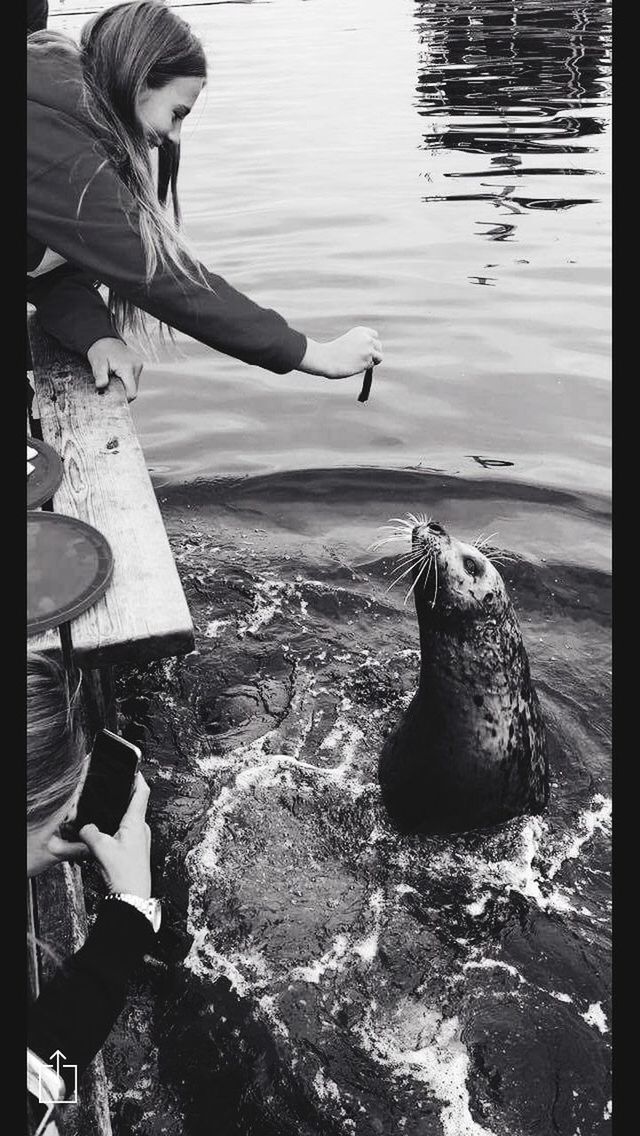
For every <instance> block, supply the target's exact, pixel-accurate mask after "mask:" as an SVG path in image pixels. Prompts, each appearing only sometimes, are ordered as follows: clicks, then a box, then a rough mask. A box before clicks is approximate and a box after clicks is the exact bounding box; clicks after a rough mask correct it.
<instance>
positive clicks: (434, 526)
mask: <svg viewBox="0 0 640 1136" xmlns="http://www.w3.org/2000/svg"><path fill="white" fill-rule="evenodd" d="M427 528H428V529H429V532H434V533H439V534H440V536H446V533H445V531H444V529H443V527H442V525H439V524H438V522H437V521H429V524H428V525H427Z"/></svg>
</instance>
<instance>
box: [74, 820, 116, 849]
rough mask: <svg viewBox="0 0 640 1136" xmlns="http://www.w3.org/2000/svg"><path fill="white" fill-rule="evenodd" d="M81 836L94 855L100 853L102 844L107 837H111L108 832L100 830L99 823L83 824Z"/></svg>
mask: <svg viewBox="0 0 640 1136" xmlns="http://www.w3.org/2000/svg"><path fill="white" fill-rule="evenodd" d="M79 836H80V839H81V840H84V842H85V844H86V846H87V848H89V849H90V851H91V852H93V854H94V856H97V855H98V850H99V848H100V845H101V844H103V843H104V841H105V839H111V838H110V837H109V836H108V834H107V833H106V832H101V831H100V829H99V828H98V826H97V824H83V826H82V828H81V829H80V833H79Z"/></svg>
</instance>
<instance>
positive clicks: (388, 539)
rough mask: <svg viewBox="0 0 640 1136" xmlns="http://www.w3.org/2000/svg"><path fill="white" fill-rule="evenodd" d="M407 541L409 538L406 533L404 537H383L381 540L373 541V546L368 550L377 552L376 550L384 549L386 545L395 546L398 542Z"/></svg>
mask: <svg viewBox="0 0 640 1136" xmlns="http://www.w3.org/2000/svg"><path fill="white" fill-rule="evenodd" d="M406 539H407V537H406V536H405V535H404V533H403V534H402V535H400V534H396V535H395V536H385V537H381V539H380V540H375V541H373V543H372V544H369V545H367V548H368V549H371V551H373V552H375V551H376V549H378V548H382V547H383V545H385V544H394V543H395V542H396V541H399V540H401V541H406Z"/></svg>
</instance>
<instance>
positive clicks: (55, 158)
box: [27, 31, 307, 374]
mask: <svg viewBox="0 0 640 1136" xmlns="http://www.w3.org/2000/svg"><path fill="white" fill-rule="evenodd" d="M27 151H28V170H27V236H28V239H27V271H31V270H33V269H34V268H36V267H37V266H38V265H39V264H40V262H41V260H42V258H43V256H44V252H45V249H46V248H49V249H52V250H53V251H54V252H57V253H59V254H60V255H61V256H63V257H64V258H65V259H66V260H67V261H68V262H69V263H68V265H63V266H61V267H59V268H56V269H53V270H52V271H51V272H49V273H46V274H44V275H43V276H40V277H37V278H35V279H34V280H31V279H30V278H27V279H28V286H29V289H30V291H29V293H28V298H33V302H34V303H36V305H37V306H38V310H39V313H40V315H41V317H42V308H41V305H42V304H44V307H45V308H46V304H47V297H48V298H49V308H50V309H51V307H52V305H51V298H50V294H51V290H52V289H53V291H54V292H55V291H56V288H57V289H58V298H57V301H56V299H55V297H54V303H53V325H54V326H52V323H51V319H50V321H49V324H48V326H47V323H46V318H45V321H43V322H45V326H47V329H48V330H50V331H52V332H53V334H55V335H57V336H58V338H59V339H61V340H62V341H63V342H65V344H66V346H69V347H71V348H73V349H75V350H78V351H80V352H82V353H83V354H86V351H87V349H88V347H90V346H91V344H92V343H93V342H95V340H96V339H98V338H102V337H103V336H113V335H114V334H115V333H114V331H113V328H112V325H111V323H110V321H109V318H108V315H107V313H106V309H105V308H104V305H103V304H102V300H101V299H100V297H99V295H98V293H97V292H94V299H95V304H94V306H93V307H92V306H91V303H92V301H91V296H90V295H89V293H90V292H91V282H92V281H94V280H96V281H100V283H102V284H106V285H108V286H109V287H110V288H113V289H114V291H116V292H117V293H118V294H119V295H121V296H123V297H126V298H127V299H129V300H131V301H132V303H134V304H135V305H136V306H137V307H138V308H141V309H142V310H143V311H145V312H148V313H149V314H150V315H151V316H155V317H156V319H158V320H161V321H162V322H163V323H165V324H168V325H169V326H170V327H173V328H176V329H177V330H179V331H182V332H185V333H186V334H187V335H190V336H192V337H193V338H194V339H198V340H199V341H200V342H201V343H205V344H206V345H207V346H208V347H213V348H215V349H216V350H218V351H221V352H223V353H224V354H225V355H231V356H233V357H234V358H236V359H242V360H243V361H244V362H245V363H251V364H255V365H257V366H260V367H264V368H265V369H266V370H269V371H274V372H276V373H277V374H284V373H285V372H287V371H292V370H294V369H295V368H296V367H297V366H298V365H299V364H300V363H301V361H302V359H303V356H304V354H305V351H306V348H307V341H306V338H305V336H304V335H302V334H301V333H300V332H298V331H295V330H294V329H293V328H290V327H289V325H288V324H287V322H286V321H285V320H284V319H283V318H282V316H280V315H278V313H277V312H275V311H272V310H271V309H268V308H262V307H260V306H259V305H258V304H255V303H254V302H253V301H252V300H250V299H249V298H248V297H247V296H244V295H243V294H242V293H241V292H238V291H236V289H235V288H233V287H232V286H231V285H230V284H228V283H227V282H226V281H225V280H223V278H222V277H221V276H216V275H214V274H213V273H212V272H209V271H208V270H207V269H206V268H204V267H202V266H201V268H202V272H203V274H204V277H205V280H206V282H207V285H208V287H207V286H206V285H204V284H199V283H197V282H194V280H192V279H189V278H188V277H187V276H186V275H184V274H181V273H180V272H179V270H177V269H172V268H171V267H167V268H163V267H161V266H159V267H158V268H157V269H156V272H155V273H154V275H153V277H152V278H151V280H150V281H149V282H148V283H147V282H146V279H145V277H146V270H145V257H144V249H143V245H142V241H141V237H140V230H139V223H138V209H137V206H136V203H135V200H134V198H133V197H132V195H131V193H130V192H129V191H128V189H127V188H126V186H125V185H124V184H123V182H122V181H121V180H120V178H119V177H118V174H117V172H116V170H115V169H114V167H113V165H112V164H111V162H110V161H109V159H108V157H107V154H106V152H105V150H104V148H103V146H102V144H101V141H100V136H99V128H98V127H97V126H96V125H95V123H94V122H92V120H91V117H90V115H89V113H88V111H87V109H86V105H85V100H84V97H83V82H82V67H81V63H80V56H79V51H78V48H77V46H76V45H75V44H74V43H73V41H72V40H70V39H69V38H68V37H67V36H64V35H62V34H61V33H58V32H50V31H40V32H36V33H35V34H34V35H32V36H30V37H29V39H28V40H27ZM78 270H80V273H79V272H78ZM194 274H195V273H194ZM78 288H82V289H83V297H84V298H83V303H82V311H81V312H80V313H79V315H80V318H79V319H78V318H77V317H76V318H75V320H74V317H73V314H72V313H73V306H74V295H75V296H76V297H77V296H78V295H79V293H78V291H77V289H78ZM69 289H71V291H69ZM38 292H39V293H40V300H38ZM87 295H88V296H89V300H88V307H87V303H86V297H87ZM70 313H71V314H70ZM63 325H64V327H63Z"/></svg>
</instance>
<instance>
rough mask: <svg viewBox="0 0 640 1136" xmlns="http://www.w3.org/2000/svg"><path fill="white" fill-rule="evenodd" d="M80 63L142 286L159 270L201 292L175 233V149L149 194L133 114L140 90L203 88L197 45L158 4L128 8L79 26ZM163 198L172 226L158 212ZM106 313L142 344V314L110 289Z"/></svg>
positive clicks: (193, 263)
mask: <svg viewBox="0 0 640 1136" xmlns="http://www.w3.org/2000/svg"><path fill="white" fill-rule="evenodd" d="M80 55H81V61H82V68H83V75H84V86H85V96H86V105H87V109H88V111H89V113H90V115H91V117H92V118H93V120H94V122H95V123H96V125H97V127H98V128H99V132H100V137H101V141H103V143H104V145H105V148H106V151H107V154H108V158H109V161H110V162H111V163H112V164H113V166H114V168H115V169H116V170H117V173H118V175H119V177H120V178H121V179H122V181H123V183H124V184H125V186H126V187H127V189H128V190H129V192H130V193H131V195H132V196H133V198H134V200H135V202H136V205H137V209H138V218H137V219H138V224H139V227H140V237H141V241H142V246H143V249H144V255H145V269H146V282H147V283H149V281H150V280H151V278H152V277H153V275H154V273H155V272H156V269H157V268H158V265H161V266H162V267H167V266H169V267H172V268H173V269H174V270H177V271H178V273H180V274H186V275H187V276H188V277H189V279H191V280H193V281H197V282H198V283H199V284H201V285H204V286H206V280H205V278H204V277H203V275H202V272H201V269H200V266H199V264H198V261H197V258H196V257H195V256H194V254H193V253H192V252H191V250H190V249H189V247H188V245H187V243H186V241H185V240H184V239H183V237H182V236H181V234H180V233H179V231H178V226H179V223H180V206H179V202H178V191H177V175H178V165H179V160H180V152H179V147H178V146H176V145H175V144H173V143H171V142H168V141H166V142H164V143H163V145H162V146H161V147H160V150H159V162H158V186H157V187H156V186H155V185H154V181H153V171H152V167H151V158H150V150H149V144H148V141H147V139H146V137H145V134H144V131H143V129H142V127H141V125H140V124H139V122H138V120H137V117H136V113H135V107H136V100H137V97H138V95H139V94H140V92H141V90H142V88H143V86H145V85H146V86H147V87H151V88H159V87H163V86H164V85H165V84H166V83H169V82H171V80H172V79H175V78H180V77H185V76H187V77H190V76H193V77H196V78H201V79H205V80H206V77H207V63H206V58H205V54H204V51H203V48H202V45H201V43H200V41H199V40H198V39H197V38H196V36H195V35H194V34H193V32H192V31H191V29H190V27H189V25H188V24H187V23H185V21H184V20H182V19H181V18H180V17H179V16H177V15H176V14H175V12H172V11H171V9H170V8H168V7H167V5H166V4H165V3H163V2H162V0H133V2H130V3H124V4H116V5H114V6H113V7H111V8H107V9H106V11H104V12H101V13H99V14H98V15H96V16H94V17H93V19H91V20H89V21H88V22H87V23H86V24H85V25H84V27H83V29H82V33H81V37H80ZM169 190H170V191H171V199H172V203H173V223H172V221H171V220H170V219H169V217H168V216H167V214H166V212H165V209H164V205H165V202H166V201H167V196H168V193H169ZM109 308H110V310H111V312H112V314H113V316H114V319H115V321H116V325H117V326H118V327H119V328H120V330H123V329H124V328H125V327H127V328H129V329H131V330H133V331H137V332H139V333H142V335H143V337H144V336H145V323H144V316H143V314H142V313H141V312H140V310H139V309H138V308H137V307H136V306H135V305H134V304H133V303H132V302H131V301H130V300H128V299H126V298H125V297H123V296H119V295H118V294H117V293H116V292H114V291H113V290H112V289H111V290H110V292H109Z"/></svg>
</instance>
